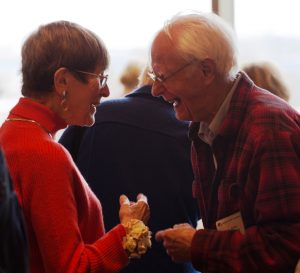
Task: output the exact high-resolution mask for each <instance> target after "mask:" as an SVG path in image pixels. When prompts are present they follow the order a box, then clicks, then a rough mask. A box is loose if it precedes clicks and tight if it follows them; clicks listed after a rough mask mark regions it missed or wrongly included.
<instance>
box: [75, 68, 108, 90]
mask: <svg viewBox="0 0 300 273" xmlns="http://www.w3.org/2000/svg"><path fill="white" fill-rule="evenodd" d="M73 71H75V72H78V73H82V74H85V75H90V76H94V77H96V78H97V79H98V82H99V85H100V88H103V87H105V86H106V84H107V79H108V75H102V74H95V73H91V72H86V71H82V70H76V69H74V70H73Z"/></svg>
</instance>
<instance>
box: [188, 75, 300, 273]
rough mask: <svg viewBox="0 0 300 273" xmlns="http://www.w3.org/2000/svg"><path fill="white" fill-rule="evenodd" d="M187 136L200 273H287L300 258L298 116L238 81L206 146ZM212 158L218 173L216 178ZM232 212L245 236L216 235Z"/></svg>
mask: <svg viewBox="0 0 300 273" xmlns="http://www.w3.org/2000/svg"><path fill="white" fill-rule="evenodd" d="M198 128H199V123H192V124H191V127H190V136H191V138H192V140H193V144H192V163H193V169H194V175H195V181H194V185H193V191H194V195H195V197H197V198H198V200H199V206H200V210H201V216H202V218H203V223H204V227H205V229H204V230H199V231H197V233H196V234H195V236H194V238H193V241H192V262H193V265H194V267H195V268H196V269H198V270H200V271H202V272H210V273H213V272H222V273H227V272H228V273H229V272H230V273H235V272H244V273H248V272H249V273H250V272H251V273H252V272H255V273H259V272H261V273H268V272H285V273H288V272H294V269H295V266H296V263H297V260H298V257H300V160H299V157H300V116H299V114H298V113H297V112H296V111H295V110H294V109H293V108H291V107H290V106H289V105H288V104H287V103H286V102H284V101H283V100H281V99H279V98H277V97H275V96H274V95H272V94H271V93H269V92H267V91H265V90H262V89H259V88H258V87H257V86H255V85H253V83H252V82H251V81H250V80H249V79H248V77H247V76H246V75H245V74H243V75H242V78H241V80H240V82H239V84H238V86H237V89H236V91H235V93H234V94H233V97H232V100H231V102H230V107H229V111H228V113H227V116H226V118H225V120H224V121H223V123H222V126H221V128H220V132H219V133H218V135H217V136H216V138H215V140H214V142H213V145H212V147H210V146H208V145H207V144H205V143H204V142H203V141H201V140H200V139H199V137H198V136H197V132H198ZM212 152H213V153H214V155H215V157H216V159H217V163H218V169H217V171H216V172H215V170H214V165H213V159H212ZM237 211H240V212H241V214H242V219H243V222H244V225H245V228H246V232H245V234H244V235H242V234H241V233H240V232H239V231H216V227H215V223H216V221H217V220H219V219H222V218H224V217H227V216H229V215H231V214H233V213H235V212H237Z"/></svg>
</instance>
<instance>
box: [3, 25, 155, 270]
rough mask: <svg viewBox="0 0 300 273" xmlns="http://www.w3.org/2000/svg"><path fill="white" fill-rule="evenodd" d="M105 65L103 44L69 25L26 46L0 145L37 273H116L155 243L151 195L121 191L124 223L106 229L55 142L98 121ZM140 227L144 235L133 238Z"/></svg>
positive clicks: (46, 30)
mask: <svg viewBox="0 0 300 273" xmlns="http://www.w3.org/2000/svg"><path fill="white" fill-rule="evenodd" d="M107 67H108V52H107V50H106V48H105V45H104V44H103V42H102V41H101V40H100V39H99V38H98V37H97V36H96V35H95V34H93V33H92V32H91V31H89V30H87V29H85V28H83V27H81V26H79V25H77V24H74V23H71V22H66V21H59V22H54V23H50V24H47V25H44V26H41V27H40V28H39V29H38V30H37V31H36V32H34V33H33V34H32V35H31V36H30V37H29V38H28V39H27V40H26V41H25V43H24V45H23V48H22V76H23V85H22V94H23V96H24V97H22V98H20V100H19V102H18V104H17V105H16V106H15V107H14V108H13V109H12V110H11V111H10V114H9V116H8V118H7V119H6V121H5V122H4V124H3V126H2V127H1V129H0V143H1V145H2V147H3V150H4V151H5V154H6V157H7V163H8V166H9V169H10V172H11V175H12V179H13V184H14V187H15V189H16V192H17V194H18V198H19V201H20V204H21V206H22V209H23V211H24V215H25V220H26V225H27V233H28V239H29V247H30V272H32V273H33V272H38V273H42V272H51V273H53V272H59V273H62V272H117V271H119V270H120V269H121V268H123V267H124V266H126V264H127V263H128V261H129V258H130V257H136V256H140V254H141V253H144V252H145V251H146V249H147V247H148V246H149V244H150V242H149V240H148V239H149V237H150V236H149V231H148V229H147V227H146V226H145V225H144V224H143V222H142V221H144V222H145V221H147V220H148V218H149V207H148V204H147V199H146V197H145V196H144V195H142V194H140V195H139V196H138V197H137V202H130V201H129V200H128V199H127V197H126V196H125V195H122V196H121V197H120V205H121V207H120V213H119V216H120V222H121V224H119V225H117V226H116V227H115V228H113V229H112V230H110V231H109V232H108V233H106V234H105V231H104V223H103V217H102V210H101V205H100V203H99V201H98V200H97V198H96V197H95V195H94V194H93V192H92V191H91V190H90V188H89V187H88V186H87V183H86V182H85V181H84V179H83V177H82V176H81V174H80V173H79V171H78V169H77V168H76V166H75V164H74V163H73V161H72V159H71V156H70V155H69V153H68V152H67V151H66V150H65V149H64V148H63V147H62V146H61V145H60V144H58V143H56V142H55V141H54V140H53V137H54V135H55V133H56V132H57V131H58V130H59V129H63V128H65V127H66V126H67V125H71V124H72V125H81V126H91V125H92V124H93V123H94V115H95V111H96V105H98V104H99V102H100V99H101V97H107V96H108V95H109V89H108V86H107V85H106V80H107V75H106V74H104V73H105V70H106V69H107ZM99 182H101V181H99ZM139 201H142V202H139ZM136 228H140V229H141V231H142V235H143V236H141V238H140V239H133V238H132V236H131V235H132V232H133V229H135V230H136ZM141 240H144V241H143V242H142V241H141ZM128 241H129V242H131V241H133V242H134V243H135V244H137V245H138V246H139V247H136V246H135V245H133V246H132V245H130V244H128ZM142 243H144V245H141V244H142Z"/></svg>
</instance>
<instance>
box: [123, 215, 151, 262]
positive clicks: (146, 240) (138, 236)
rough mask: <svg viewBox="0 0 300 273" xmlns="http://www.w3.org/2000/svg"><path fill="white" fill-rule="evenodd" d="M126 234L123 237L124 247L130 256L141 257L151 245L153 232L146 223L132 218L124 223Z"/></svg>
mask: <svg viewBox="0 0 300 273" xmlns="http://www.w3.org/2000/svg"><path fill="white" fill-rule="evenodd" d="M124 227H125V229H126V233H127V234H126V236H124V237H123V248H124V249H125V250H126V252H127V253H128V255H129V258H140V257H141V255H142V254H145V253H146V252H147V250H148V248H150V247H151V232H150V231H149V228H148V227H147V226H145V225H144V223H143V222H142V221H140V220H137V219H131V220H130V221H129V222H127V223H126V225H124Z"/></svg>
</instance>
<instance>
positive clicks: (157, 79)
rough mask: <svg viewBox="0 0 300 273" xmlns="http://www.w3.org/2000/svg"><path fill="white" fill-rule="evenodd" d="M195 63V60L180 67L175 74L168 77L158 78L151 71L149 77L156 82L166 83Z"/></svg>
mask: <svg viewBox="0 0 300 273" xmlns="http://www.w3.org/2000/svg"><path fill="white" fill-rule="evenodd" d="M194 62H195V59H194V60H192V61H190V62H188V63H186V64H185V65H183V66H181V67H179V68H178V69H177V70H175V71H174V72H172V73H171V74H169V75H167V76H164V75H161V76H157V75H156V74H155V73H154V72H153V71H149V72H148V76H149V77H150V78H151V79H152V80H153V81H155V82H160V83H163V82H164V81H166V80H167V79H169V78H171V77H173V76H174V75H175V74H177V73H179V72H180V71H182V70H183V69H185V68H186V67H188V66H189V65H190V64H192V63H194Z"/></svg>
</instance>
